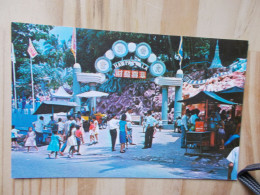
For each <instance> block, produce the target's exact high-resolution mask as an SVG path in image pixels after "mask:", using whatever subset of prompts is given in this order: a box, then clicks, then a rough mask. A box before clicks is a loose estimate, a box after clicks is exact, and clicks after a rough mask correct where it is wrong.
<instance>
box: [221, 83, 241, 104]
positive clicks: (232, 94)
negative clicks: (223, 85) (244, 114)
mask: <svg viewBox="0 0 260 195" xmlns="http://www.w3.org/2000/svg"><path fill="white" fill-rule="evenodd" d="M216 94H217V95H219V96H221V97H222V98H225V99H227V100H232V101H233V102H236V103H239V104H242V103H243V95H244V88H241V87H237V86H235V87H231V88H228V89H224V90H222V91H218V92H216Z"/></svg>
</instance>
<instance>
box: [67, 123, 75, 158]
mask: <svg viewBox="0 0 260 195" xmlns="http://www.w3.org/2000/svg"><path fill="white" fill-rule="evenodd" d="M75 133H76V128H75V124H74V123H73V124H71V125H70V131H69V134H68V139H67V146H69V154H68V158H71V157H73V154H74V153H75V152H76V150H75V146H77V140H76V135H75Z"/></svg>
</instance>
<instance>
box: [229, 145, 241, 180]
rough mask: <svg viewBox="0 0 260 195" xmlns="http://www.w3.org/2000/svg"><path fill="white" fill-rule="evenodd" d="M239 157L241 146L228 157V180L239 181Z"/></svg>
mask: <svg viewBox="0 0 260 195" xmlns="http://www.w3.org/2000/svg"><path fill="white" fill-rule="evenodd" d="M238 157H239V146H238V147H235V148H234V149H233V150H232V151H231V152H230V153H229V155H228V157H227V160H228V161H229V164H228V180H236V179H237V169H238Z"/></svg>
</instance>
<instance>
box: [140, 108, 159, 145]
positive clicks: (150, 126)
mask: <svg viewBox="0 0 260 195" xmlns="http://www.w3.org/2000/svg"><path fill="white" fill-rule="evenodd" d="M157 123H158V122H157V120H156V119H155V118H154V117H153V116H152V111H151V110H149V111H148V112H147V121H146V132H145V142H144V147H143V148H142V149H147V148H151V147H152V143H153V132H154V127H155V125H156V124H157Z"/></svg>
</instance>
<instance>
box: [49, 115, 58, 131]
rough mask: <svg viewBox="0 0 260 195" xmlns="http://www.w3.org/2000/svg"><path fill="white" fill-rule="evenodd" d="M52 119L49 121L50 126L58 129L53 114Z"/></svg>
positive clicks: (53, 129) (55, 129)
mask: <svg viewBox="0 0 260 195" xmlns="http://www.w3.org/2000/svg"><path fill="white" fill-rule="evenodd" d="M50 119H51V120H50V121H49V123H48V127H49V128H51V130H52V131H58V125H57V122H56V121H55V120H54V118H53V116H51V117H50Z"/></svg>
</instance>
